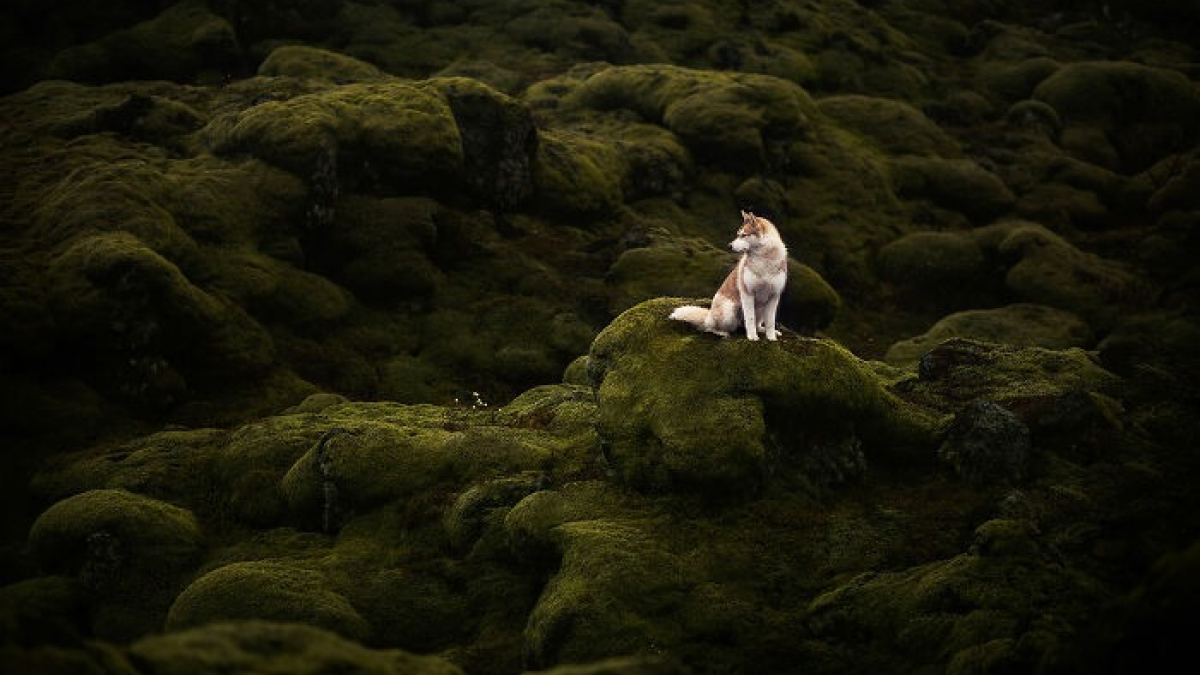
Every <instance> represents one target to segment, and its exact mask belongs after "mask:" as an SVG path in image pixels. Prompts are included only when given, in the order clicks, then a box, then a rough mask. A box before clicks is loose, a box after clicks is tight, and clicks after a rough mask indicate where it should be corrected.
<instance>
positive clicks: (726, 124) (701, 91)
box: [563, 66, 816, 168]
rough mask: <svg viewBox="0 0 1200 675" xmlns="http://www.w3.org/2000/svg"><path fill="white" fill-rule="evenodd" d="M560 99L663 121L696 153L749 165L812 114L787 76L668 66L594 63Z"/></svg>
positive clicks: (760, 159)
mask: <svg viewBox="0 0 1200 675" xmlns="http://www.w3.org/2000/svg"><path fill="white" fill-rule="evenodd" d="M563 104H564V105H566V106H568V107H576V106H578V107H586V108H591V109H594V110H602V111H605V110H613V109H617V108H625V109H628V110H631V111H633V112H635V113H637V114H638V115H640V116H641V117H642V118H643V119H644V120H646V121H650V122H655V123H658V124H661V125H663V126H665V127H666V128H667V129H669V130H671V131H672V132H673V133H675V134H676V135H677V136H679V137H680V138H681V139H683V141H684V142H685V143H686V144H687V145H688V147H689V148H692V149H693V150H694V151H695V152H697V153H698V154H699V155H700V156H702V157H705V158H708V159H713V160H716V161H720V162H723V163H728V164H729V165H730V166H734V167H751V168H752V167H758V166H760V165H762V163H764V162H766V161H767V160H768V156H769V155H770V154H771V153H772V152H773V149H772V147H771V146H772V144H773V143H775V142H777V139H779V138H789V137H794V136H797V135H799V134H800V133H802V131H803V130H804V129H806V128H807V127H808V124H809V121H810V120H811V119H812V118H813V117H814V116H815V115H816V108H815V105H814V104H813V102H812V100H811V99H810V98H809V97H808V94H807V93H806V92H805V91H804V90H803V89H801V88H800V87H799V86H797V85H796V84H794V83H792V82H788V81H786V80H780V79H777V78H774V77H769V76H765V75H755V74H742V73H712V72H703V71H695V70H688V69H685V68H678V67H675V66H625V67H613V68H606V69H603V70H600V71H599V72H597V73H596V74H594V75H592V76H591V77H589V78H587V79H586V80H585V81H584V82H583V83H582V84H580V85H579V87H578V88H577V89H575V90H574V91H572V92H571V93H569V94H568V95H567V96H566V97H565V98H564V100H563Z"/></svg>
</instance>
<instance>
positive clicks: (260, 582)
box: [166, 561, 370, 640]
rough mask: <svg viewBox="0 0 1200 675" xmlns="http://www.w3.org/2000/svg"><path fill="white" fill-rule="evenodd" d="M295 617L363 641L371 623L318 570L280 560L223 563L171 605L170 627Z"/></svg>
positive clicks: (299, 621) (188, 588)
mask: <svg viewBox="0 0 1200 675" xmlns="http://www.w3.org/2000/svg"><path fill="white" fill-rule="evenodd" d="M242 619H263V620H268V621H294V622H296V623H304V624H308V625H310V626H316V627H319V628H324V629H326V630H330V631H333V632H336V633H339V634H341V635H344V636H346V637H348V638H351V639H356V640H363V639H365V638H366V637H367V635H368V634H369V633H370V626H369V625H368V624H367V622H366V621H365V620H364V619H363V618H362V616H361V615H359V613H358V612H357V611H356V610H355V609H354V607H353V606H352V605H351V604H350V603H349V602H348V601H347V600H346V598H344V597H342V596H341V595H339V594H337V593H335V592H333V591H332V590H330V588H329V585H328V582H327V581H326V580H325V578H324V577H323V576H322V575H321V574H319V573H318V572H314V571H311V570H307V569H302V568H299V567H294V566H292V565H289V564H286V563H280V562H272V561H255V562H243V563H234V564H232V565H226V566H224V567H220V568H218V569H216V570H213V571H212V572H209V573H208V574H205V575H204V576H202V577H200V578H199V579H197V580H196V581H194V582H192V584H191V585H190V586H188V587H187V588H186V589H185V590H184V591H183V593H181V594H180V595H179V597H178V598H176V600H175V602H174V604H172V605H171V611H170V613H169V614H168V615H167V622H166V628H167V630H182V629H187V628H194V627H196V626H202V625H205V624H210V623H215V622H220V621H231V620H242Z"/></svg>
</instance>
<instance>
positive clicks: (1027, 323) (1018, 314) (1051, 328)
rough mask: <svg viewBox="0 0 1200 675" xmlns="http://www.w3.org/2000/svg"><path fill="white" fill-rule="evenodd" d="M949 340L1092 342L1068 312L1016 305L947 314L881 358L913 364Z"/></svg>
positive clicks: (1065, 345) (1052, 345)
mask: <svg viewBox="0 0 1200 675" xmlns="http://www.w3.org/2000/svg"><path fill="white" fill-rule="evenodd" d="M952 337H964V338H971V339H974V340H981V341H983V342H996V343H1001V344H1009V345H1015V346H1024V347H1043V348H1046V349H1069V348H1071V347H1084V348H1086V347H1089V346H1091V343H1092V341H1093V339H1094V338H1093V333H1092V330H1091V329H1090V328H1089V327H1088V325H1087V324H1086V323H1084V321H1083V320H1082V319H1080V318H1079V317H1078V316H1076V315H1075V314H1072V313H1071V312H1068V311H1065V310H1061V309H1054V308H1053V307H1045V306H1043V305H1033V304H1028V303H1018V304H1014V305H1008V306H1005V307H997V308H995V309H974V310H967V311H964V312H956V313H954V314H951V315H949V316H947V317H945V318H942V319H941V320H939V321H938V322H937V323H935V324H934V325H933V326H931V327H930V329H929V330H928V331H926V332H925V333H924V334H922V335H918V336H916V337H912V338H909V339H907V340H901V341H900V342H897V343H895V344H893V345H892V346H891V347H889V348H888V351H887V355H886V356H885V357H884V359H885V360H886V361H888V362H889V363H896V364H902V363H913V362H915V361H916V360H917V359H919V358H921V356H922V355H923V354H925V353H927V352H928V351H929V350H930V349H933V348H934V347H936V346H937V345H939V344H941V343H942V342H943V341H945V340H948V339H950V338H952Z"/></svg>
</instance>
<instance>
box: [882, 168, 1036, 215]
mask: <svg viewBox="0 0 1200 675" xmlns="http://www.w3.org/2000/svg"><path fill="white" fill-rule="evenodd" d="M892 170H893V176H894V180H895V188H896V193H897V194H899V195H900V196H902V197H907V198H909V199H928V200H930V201H932V202H933V203H935V204H939V205H941V206H945V207H947V208H950V209H954V210H956V211H959V212H961V213H963V214H964V215H966V216H967V217H969V218H971V219H972V220H975V221H983V222H986V221H988V220H991V219H993V218H995V217H996V216H998V215H1000V214H1002V213H1004V212H1006V211H1008V210H1009V209H1010V208H1012V206H1013V202H1014V201H1015V198H1014V196H1013V194H1012V191H1011V190H1009V189H1008V186H1006V185H1005V184H1004V182H1003V181H1001V180H1000V179H999V178H997V177H996V175H995V174H994V173H992V172H991V171H988V170H987V169H985V168H983V167H982V166H980V165H979V164H978V163H976V162H974V161H972V160H969V159H942V158H939V157H912V156H909V157H900V158H897V159H895V160H893V162H892Z"/></svg>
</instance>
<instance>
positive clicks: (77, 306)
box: [49, 232, 274, 407]
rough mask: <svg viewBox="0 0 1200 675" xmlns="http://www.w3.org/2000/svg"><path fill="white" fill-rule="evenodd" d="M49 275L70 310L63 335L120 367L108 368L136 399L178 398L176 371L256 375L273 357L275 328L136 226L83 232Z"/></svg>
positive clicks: (53, 297)
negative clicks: (151, 243) (209, 288)
mask: <svg viewBox="0 0 1200 675" xmlns="http://www.w3.org/2000/svg"><path fill="white" fill-rule="evenodd" d="M49 275H50V279H51V283H52V285H51V287H50V289H49V291H50V302H51V303H52V306H54V307H55V309H56V310H57V311H59V312H61V313H62V315H63V316H66V317H70V321H69V322H66V323H64V324H62V326H61V330H62V331H63V332H64V333H65V338H66V341H67V343H68V344H74V345H76V348H78V349H84V350H86V351H87V352H90V353H94V354H98V355H99V356H100V357H101V359H100V362H101V364H102V365H109V366H113V367H116V368H118V369H119V370H118V371H117V372H116V373H105V375H107V376H108V378H110V381H112V380H116V384H115V387H114V388H116V387H120V388H121V393H123V394H124V395H125V396H128V397H129V398H130V399H132V400H134V401H137V402H144V404H147V405H149V406H151V407H163V406H166V405H170V404H173V403H175V402H176V400H177V398H178V397H179V396H181V395H182V391H181V390H182V388H183V386H184V382H182V381H181V380H180V378H179V375H177V374H175V373H177V372H183V373H186V374H188V375H190V376H192V377H194V378H196V379H197V380H200V381H203V380H205V379H209V380H210V381H211V380H212V379H221V378H228V377H231V376H243V377H244V376H255V375H259V374H262V373H263V372H264V371H265V369H266V368H267V366H269V365H270V363H271V362H272V360H273V359H274V353H273V345H272V343H271V338H270V336H269V335H268V334H267V333H266V331H265V330H263V328H262V327H261V326H260V325H259V324H257V323H256V322H255V321H254V320H253V319H251V318H250V317H249V316H248V315H247V314H246V313H245V311H244V310H243V309H242V308H241V307H239V306H237V305H235V304H233V303H231V302H228V301H227V300H225V299H223V298H221V297H219V296H214V295H212V294H209V293H206V292H205V291H204V290H202V289H200V288H197V287H196V286H195V285H193V284H192V283H191V281H190V280H189V279H188V278H187V277H186V276H185V275H184V274H183V273H182V271H181V270H180V269H179V268H178V266H176V265H175V264H173V263H171V262H170V261H169V260H167V259H165V258H163V257H162V256H161V255H159V254H158V253H156V252H155V251H154V250H152V249H151V248H149V247H148V246H146V245H145V244H144V243H142V242H141V241H140V240H138V239H137V238H136V237H134V236H133V235H131V234H128V233H125V232H116V233H111V234H101V235H95V236H91V237H83V238H80V239H78V240H76V241H74V242H73V244H72V245H71V246H70V247H69V248H67V249H66V250H65V251H63V252H62V254H61V255H59V256H57V257H56V258H55V259H54V260H53V262H52V263H51V267H50V270H49ZM113 354H116V355H118V356H120V357H124V358H123V359H118V358H114V357H113ZM122 361H123V363H122Z"/></svg>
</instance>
